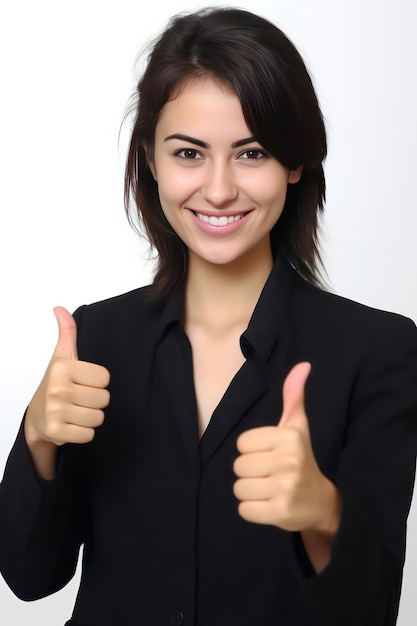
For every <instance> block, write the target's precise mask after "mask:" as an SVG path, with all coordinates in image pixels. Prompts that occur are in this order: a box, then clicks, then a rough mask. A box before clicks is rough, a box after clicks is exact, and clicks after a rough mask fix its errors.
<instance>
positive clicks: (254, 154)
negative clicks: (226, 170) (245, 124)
mask: <svg viewBox="0 0 417 626" xmlns="http://www.w3.org/2000/svg"><path fill="white" fill-rule="evenodd" d="M266 156H267V155H266V153H265V152H263V151H262V150H258V149H257V148H252V149H251V150H246V151H245V152H242V154H240V155H239V159H244V160H246V159H247V160H250V161H258V160H260V159H264V158H265V157H266Z"/></svg>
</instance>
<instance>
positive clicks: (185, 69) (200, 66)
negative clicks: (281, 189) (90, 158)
mask: <svg viewBox="0 0 417 626" xmlns="http://www.w3.org/2000/svg"><path fill="white" fill-rule="evenodd" d="M198 77H212V78H214V79H215V80H217V81H220V83H223V84H225V85H226V86H227V87H229V88H231V89H232V91H233V92H234V93H235V94H236V95H237V97H238V98H239V101H240V103H241V106H242V111H243V116H244V118H245V121H246V124H247V126H248V128H249V129H250V131H251V132H252V133H253V136H254V137H255V138H256V139H257V141H258V142H259V143H260V144H261V145H262V146H263V147H264V148H265V149H266V150H267V151H268V152H269V153H270V154H271V155H272V156H273V157H275V158H276V159H277V160H278V161H280V163H281V164H282V165H284V166H285V167H287V168H289V169H290V170H294V169H296V168H297V167H299V166H300V165H302V166H303V173H302V176H301V179H300V181H299V182H298V183H296V184H292V185H288V191H287V197H286V202H285V205H284V209H283V212H282V215H281V217H280V219H279V220H278V222H277V224H276V225H275V226H274V228H273V229H272V231H271V247H272V253H273V255H274V256H276V254H277V253H278V251H280V252H283V253H284V254H285V255H286V256H287V258H288V260H289V261H290V263H292V265H293V266H294V267H295V268H296V269H297V270H298V272H299V273H300V274H301V275H302V276H304V278H305V279H306V280H308V281H310V282H312V283H313V284H320V271H319V267H320V266H321V265H322V263H321V259H320V253H319V246H318V226H319V217H320V213H321V212H322V210H323V206H324V200H325V178H324V172H323V166H322V163H323V160H324V159H325V157H326V153H327V143H326V131H325V127H324V122H323V116H322V114H321V111H320V107H319V104H318V101H317V97H316V94H315V91H314V87H313V85H312V82H311V79H310V76H309V74H308V72H307V69H306V67H305V64H304V62H303V60H302V58H301V55H300V54H299V52H298V51H297V49H296V48H295V47H294V45H293V44H292V43H291V41H290V40H289V39H288V38H287V37H286V35H285V34H284V33H283V32H282V31H281V30H280V29H279V28H277V27H276V26H275V25H273V24H272V23H270V22H269V21H267V20H266V19H264V18H262V17H259V16H257V15H254V14H253V13H250V12H248V11H244V10H240V9H231V8H214V9H203V10H201V11H198V12H196V13H191V14H188V15H179V16H176V17H174V18H172V19H171V21H170V22H169V24H168V27H167V28H166V30H165V31H164V32H163V33H162V35H160V36H159V37H158V38H157V40H156V41H155V42H154V44H153V47H152V49H151V52H150V54H149V56H148V60H147V65H146V69H145V71H144V73H143V75H142V77H141V78H140V80H139V83H138V86H137V91H136V94H135V100H134V107H133V109H134V124H133V130H132V135H131V141H130V146H129V151H128V157H127V163H126V171H125V191H124V193H125V207H126V211H127V214H128V217H129V219H130V222H131V224H132V225H135V224H137V223H139V225H140V226H141V227H142V228H143V229H144V230H145V232H146V235H147V237H148V239H149V241H150V243H151V245H152V246H153V247H154V248H156V250H157V251H158V265H157V271H156V274H155V278H154V281H153V285H152V287H151V297H152V298H153V299H155V300H158V299H161V298H162V297H164V296H166V295H167V294H168V293H169V292H170V291H171V290H173V289H176V288H178V287H180V286H181V285H182V284H183V282H184V280H185V277H186V274H187V265H188V251H187V248H186V246H185V244H184V243H183V242H182V241H181V239H180V238H179V237H178V235H177V234H176V233H175V231H174V230H173V229H172V227H171V226H170V224H169V223H168V221H167V220H166V218H165V216H164V213H163V211H162V208H161V204H160V201H159V196H158V187H157V183H156V182H155V180H154V178H153V176H152V173H151V171H150V169H149V166H148V161H147V156H146V154H145V150H144V146H146V147H147V152H148V159H150V160H152V158H153V150H154V141H155V128H156V125H157V122H158V119H159V115H160V113H161V110H162V108H163V106H164V105H165V104H166V103H167V102H168V100H170V99H172V98H174V97H175V96H176V95H177V92H178V90H179V88H180V87H181V85H183V84H184V82H185V81H186V80H187V79H191V78H198Z"/></svg>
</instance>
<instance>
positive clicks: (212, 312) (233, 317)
mask: <svg viewBox="0 0 417 626" xmlns="http://www.w3.org/2000/svg"><path fill="white" fill-rule="evenodd" d="M272 265H273V258H272V252H271V249H270V247H269V246H268V247H267V249H263V250H262V249H259V248H258V247H256V248H254V249H253V250H252V251H250V252H248V253H247V254H246V255H245V256H244V257H243V258H240V259H237V260H236V261H233V262H232V263H228V264H220V265H217V264H214V263H208V262H206V261H204V260H203V259H201V258H200V257H197V256H195V255H193V253H192V252H191V251H190V256H189V266H188V274H187V282H186V291H185V294H186V295H185V310H186V323H188V322H199V323H204V324H209V325H216V326H222V327H224V328H227V327H230V326H233V325H236V324H239V325H243V326H245V327H246V326H247V324H248V323H249V320H250V318H251V316H252V313H253V310H254V308H255V306H256V303H257V302H258V300H259V296H260V294H261V291H262V289H263V287H264V285H265V282H266V280H267V278H268V276H269V274H270V272H271V269H272Z"/></svg>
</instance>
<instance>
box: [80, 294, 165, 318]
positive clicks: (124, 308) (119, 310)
mask: <svg viewBox="0 0 417 626" xmlns="http://www.w3.org/2000/svg"><path fill="white" fill-rule="evenodd" d="M148 295H149V286H146V287H140V288H138V289H133V290H132V291H128V292H126V293H123V294H119V295H116V296H113V297H112V298H107V299H105V300H100V301H98V302H94V303H92V304H84V305H82V306H80V307H79V308H78V309H77V310H76V311H75V313H74V316H75V317H76V319H78V320H80V321H81V320H82V321H83V322H84V320H87V319H88V320H90V319H92V320H94V322H95V323H97V322H100V323H106V320H111V321H112V322H113V323H114V322H115V321H117V322H118V323H119V322H122V321H123V320H126V319H128V318H129V317H134V318H135V319H137V318H138V316H139V318H141V319H143V318H146V317H153V316H155V315H157V313H158V307H156V306H155V305H152V304H151V302H150V300H149V297H148Z"/></svg>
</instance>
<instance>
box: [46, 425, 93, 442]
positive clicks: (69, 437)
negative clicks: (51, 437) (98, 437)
mask: <svg viewBox="0 0 417 626" xmlns="http://www.w3.org/2000/svg"><path fill="white" fill-rule="evenodd" d="M95 434H96V431H95V428H88V427H85V426H77V425H75V424H66V425H65V427H64V428H63V429H62V433H60V435H59V436H58V438H57V439H56V441H55V443H57V444H58V445H62V444H64V443H90V441H92V440H93V439H94V436H95Z"/></svg>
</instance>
